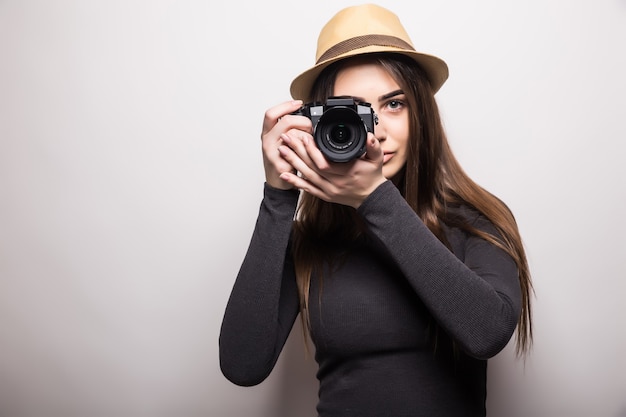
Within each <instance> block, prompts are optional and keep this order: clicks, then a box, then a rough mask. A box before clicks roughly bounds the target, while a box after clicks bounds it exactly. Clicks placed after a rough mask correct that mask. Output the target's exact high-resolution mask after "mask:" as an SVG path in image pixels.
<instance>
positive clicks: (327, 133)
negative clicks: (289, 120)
mask: <svg viewBox="0 0 626 417" xmlns="http://www.w3.org/2000/svg"><path fill="white" fill-rule="evenodd" d="M292 114H295V115H300V116H306V117H308V118H309V119H311V122H312V123H313V138H314V139H315V144H316V145H317V147H318V148H319V150H320V151H321V152H322V154H323V155H324V157H326V159H328V160H329V161H332V162H349V161H351V160H353V159H356V158H359V157H360V156H361V155H363V154H364V153H365V150H366V144H367V132H372V133H373V132H374V125H376V124H377V123H378V117H377V116H376V114H375V113H374V110H372V107H371V104H370V103H364V102H361V101H358V100H356V99H355V98H354V97H350V96H335V97H330V98H328V99H327V100H326V103H315V102H314V103H308V104H305V105H304V106H302V107H301V108H300V109H299V110H296V111H295V112H293V113H292Z"/></svg>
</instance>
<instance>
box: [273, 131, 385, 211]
mask: <svg viewBox="0 0 626 417" xmlns="http://www.w3.org/2000/svg"><path fill="white" fill-rule="evenodd" d="M281 138H282V141H283V145H281V146H279V148H278V150H279V151H280V154H281V156H282V158H283V159H284V160H285V161H287V162H288V163H289V165H290V166H291V167H293V168H295V169H296V170H297V171H299V172H300V175H296V173H295V172H294V171H293V170H286V171H284V172H283V173H281V175H280V178H281V179H282V180H283V181H284V182H287V183H289V184H291V185H292V186H293V187H296V188H299V189H301V190H303V191H305V192H307V193H309V194H311V195H314V196H315V197H318V198H321V199H322V200H325V201H328V202H332V203H339V204H343V205H347V206H351V207H354V208H359V206H360V205H361V203H363V201H365V199H366V198H367V197H368V196H369V195H370V194H371V193H372V192H373V191H374V190H375V189H376V188H377V187H378V186H379V185H381V184H382V183H384V182H385V181H386V179H385V177H384V176H383V151H382V149H381V147H380V143H379V142H378V140H377V139H376V138H375V137H374V135H373V134H371V133H369V134H368V138H367V148H366V149H367V150H366V153H365V155H363V156H362V157H361V158H359V159H356V160H354V161H351V162H345V163H330V162H328V161H327V160H326V158H324V156H323V155H322V153H321V152H320V150H319V149H318V148H317V146H316V145H315V144H314V143H313V140H312V138H311V137H310V136H300V137H298V138H294V137H292V136H290V135H288V134H283V135H282V136H281Z"/></svg>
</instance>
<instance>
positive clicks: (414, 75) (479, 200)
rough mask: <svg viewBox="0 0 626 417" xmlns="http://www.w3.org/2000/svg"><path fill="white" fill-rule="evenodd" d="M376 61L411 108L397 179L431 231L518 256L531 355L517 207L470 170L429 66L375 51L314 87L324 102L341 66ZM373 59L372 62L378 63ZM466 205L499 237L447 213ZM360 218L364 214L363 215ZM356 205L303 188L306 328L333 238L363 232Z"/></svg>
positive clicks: (299, 254)
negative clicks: (457, 234)
mask: <svg viewBox="0 0 626 417" xmlns="http://www.w3.org/2000/svg"><path fill="white" fill-rule="evenodd" d="M354 59H369V60H374V62H376V63H378V64H379V65H381V66H382V67H383V68H385V70H386V71H388V72H389V74H390V75H391V76H392V77H393V78H394V80H395V81H396V82H397V83H398V85H399V86H400V87H401V88H402V90H403V91H404V93H405V96H406V100H407V105H408V107H409V109H411V110H412V111H411V115H410V116H409V132H410V137H411V139H410V140H409V144H408V155H407V162H406V165H405V167H404V169H403V172H402V173H401V176H400V177H399V178H395V179H394V183H396V186H397V187H398V188H399V190H400V192H401V194H402V195H403V196H404V198H405V199H406V201H407V203H408V204H409V205H410V206H411V208H412V209H413V210H414V211H415V212H416V213H417V215H418V216H419V217H420V218H421V219H422V221H423V222H424V223H425V224H426V226H427V227H428V228H429V229H430V230H431V232H432V233H433V234H434V235H435V236H436V237H437V238H438V239H439V240H441V241H442V242H443V243H444V244H446V245H447V241H446V237H445V235H444V232H443V228H442V225H443V224H446V225H448V226H454V227H459V228H461V229H463V230H465V231H467V232H468V233H471V234H474V235H476V236H479V237H481V238H483V239H485V240H487V241H489V242H491V243H492V244H494V245H496V246H498V247H500V248H502V249H503V250H505V251H506V252H507V253H508V254H509V255H510V256H511V257H512V258H513V259H514V260H515V262H516V264H517V268H518V272H519V281H520V287H521V290H522V311H521V316H520V319H519V323H518V326H517V335H516V351H517V354H518V355H520V356H521V355H523V354H525V353H526V352H528V351H529V349H530V346H531V344H532V315H531V302H530V299H531V295H532V292H533V288H532V282H531V278H530V271H529V268H528V262H527V258H526V254H525V250H524V247H523V244H522V240H521V236H520V234H519V230H518V227H517V223H516V221H515V218H514V217H513V214H512V213H511V211H510V210H509V208H508V207H507V206H506V205H505V204H504V203H503V202H502V201H501V200H499V199H498V198H497V197H495V196H494V195H492V194H491V193H489V192H488V191H486V190H485V189H483V188H482V187H481V186H479V185H478V184H476V183H475V182H474V181H473V180H472V179H471V178H469V176H468V175H467V174H466V173H465V172H464V170H463V169H462V167H461V166H460V164H459V162H458V161H457V160H456V158H455V157H454V155H453V153H452V150H451V149H450V146H449V144H448V140H447V138H446V135H445V132H444V129H443V125H442V123H441V118H440V115H439V109H438V106H437V103H436V101H435V97H434V93H433V90H432V88H431V86H430V84H429V83H428V81H427V78H426V76H425V74H424V72H423V70H422V69H421V68H420V67H419V66H418V65H417V64H416V63H415V62H414V61H413V60H411V59H410V58H406V57H404V56H401V55H392V54H371V55H370V56H369V58H363V57H356V58H351V59H346V60H343V61H339V62H338V63H335V64H334V65H331V66H329V67H328V68H326V69H325V70H324V72H323V73H322V74H321V75H320V76H319V77H318V79H317V81H316V83H315V85H314V86H313V89H312V99H313V101H324V100H326V99H327V98H328V97H329V96H330V95H332V92H333V90H334V81H335V78H336V75H337V72H338V71H339V70H340V69H341V68H342V66H343V65H345V63H346V62H348V61H352V60H354ZM370 62H371V61H370ZM457 205H466V206H469V207H471V208H474V209H476V210H478V211H479V212H480V213H482V214H483V215H484V216H485V217H486V218H487V219H489V220H490V221H491V222H492V223H493V225H494V226H495V228H496V230H497V231H498V233H499V236H494V235H491V234H488V233H486V232H483V231H481V230H478V229H476V228H475V227H473V226H472V225H470V224H468V223H467V222H463V221H462V220H461V219H459V218H458V216H457V217H452V216H451V215H449V214H448V213H447V211H446V207H448V206H457ZM355 219H357V220H356V221H355ZM358 219H359V217H358V216H356V215H355V213H354V209H353V208H352V207H348V206H343V205H339V204H334V203H328V202H326V201H323V200H320V199H318V198H316V197H313V196H311V195H310V194H308V193H303V194H302V196H301V200H300V203H299V206H298V212H297V221H296V222H295V223H294V229H293V256H294V263H295V268H296V277H297V282H298V290H299V293H300V309H301V317H302V320H303V327H304V329H305V334H308V330H309V315H308V311H309V308H308V307H309V288H310V283H311V274H312V273H316V274H321V269H322V268H321V265H322V263H323V262H324V261H327V262H328V261H332V256H331V254H330V253H328V252H326V251H324V250H323V248H327V247H328V246H327V245H326V244H324V242H325V240H326V239H327V238H328V236H333V237H334V238H336V237H337V236H340V237H341V239H347V240H356V239H357V238H358V237H359V236H360V235H362V233H363V226H362V224H361V223H360V222H359V221H358Z"/></svg>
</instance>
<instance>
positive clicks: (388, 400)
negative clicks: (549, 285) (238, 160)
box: [220, 4, 532, 417]
mask: <svg viewBox="0 0 626 417" xmlns="http://www.w3.org/2000/svg"><path fill="white" fill-rule="evenodd" d="M447 75H448V69H447V66H446V64H445V63H444V62H443V61H442V60H440V59H439V58H436V57H434V56H431V55H426V54H423V53H419V52H416V51H415V50H414V48H413V46H412V43H411V41H410V39H409V38H408V35H407V34H406V32H405V30H404V28H403V27H402V25H401V24H400V22H399V20H398V18H397V16H395V15H394V14H393V13H391V12H390V11H388V10H386V9H383V8H381V7H378V6H375V5H371V4H369V5H363V6H353V7H349V8H347V9H344V10H342V11H340V12H339V13H338V14H337V15H335V16H334V17H333V18H332V19H331V20H330V21H329V22H328V23H327V25H326V26H325V27H324V29H323V30H322V32H321V34H320V37H319V41H318V60H317V64H316V65H315V66H314V67H313V68H311V69H309V70H307V71H305V72H304V73H302V74H301V75H300V76H298V77H297V78H296V79H295V80H294V81H293V83H292V88H291V92H292V95H293V97H294V98H296V99H298V100H294V101H289V102H285V103H282V104H279V105H277V106H275V107H273V108H271V109H269V110H267V112H266V114H265V118H264V122H263V131H262V135H261V137H262V150H263V160H264V166H265V174H266V183H265V189H264V198H263V200H262V203H261V207H260V212H259V217H258V220H257V224H256V228H255V230H254V233H253V236H252V240H251V242H250V247H249V249H248V252H247V255H246V257H245V259H244V261H243V264H242V266H241V269H240V272H239V275H238V276H237V279H236V281H235V284H234V287H233V290H232V294H231V297H230V299H229V302H228V305H227V307H226V312H225V315H224V320H223V324H222V331H221V335H220V361H221V367H222V372H223V373H224V375H225V376H226V377H227V378H228V379H229V380H231V381H232V382H233V383H235V384H239V385H244V386H249V385H255V384H258V383H260V382H262V381H263V380H264V379H265V378H266V377H267V376H268V375H269V373H270V372H271V370H272V369H273V367H274V365H275V363H276V361H277V359H278V357H279V354H280V352H281V350H282V348H283V345H284V343H285V341H286V339H287V337H288V335H289V333H290V331H291V328H292V326H293V323H294V321H295V320H296V317H297V316H298V314H300V315H301V318H302V320H303V322H304V324H305V326H304V328H305V332H306V334H307V335H308V336H310V338H311V340H312V341H313V343H314V346H315V359H316V361H317V362H318V364H319V371H318V373H317V376H318V379H319V382H320V387H319V403H318V407H317V412H318V415H319V416H321V417H329V416H341V417H347V416H355V417H356V416H358V417H367V416H376V417H380V416H394V417H397V416H431V417H432V416H465V417H468V416H485V415H486V409H485V400H486V367H487V359H488V358H490V357H493V356H494V355H496V354H497V353H498V352H500V351H501V350H502V349H503V348H504V347H505V346H506V345H507V343H508V342H509V341H510V339H511V337H512V335H513V333H514V332H515V329H516V328H517V339H516V342H517V349H518V353H519V354H524V353H525V352H527V351H528V349H529V348H530V344H531V340H532V331H531V308H530V306H531V305H530V297H531V294H532V286H531V281H530V274H529V271H528V266H527V261H526V256H525V254H524V249H523V247H522V242H521V238H520V236H519V232H518V229H517V226H516V223H515V220H514V218H513V215H512V214H511V212H510V211H509V209H508V208H507V207H506V205H505V204H504V203H503V202H501V201H500V200H499V199H497V198H496V197H494V196H493V195H491V194H490V193H489V192H487V191H485V190H484V189H483V188H481V187H480V186H478V185H477V184H476V183H474V182H473V181H472V180H471V179H470V178H469V177H468V176H467V175H466V174H465V173H464V171H463V170H462V168H461V167H460V166H459V164H458V162H457V161H456V159H455V158H454V156H453V154H452V152H451V150H450V147H449V145H448V142H447V140H446V137H445V134H444V130H443V127H442V123H441V120H440V117H439V113H438V110H437V105H436V101H435V98H434V94H435V93H436V91H437V90H438V89H439V88H440V87H441V85H442V84H443V82H444V81H445V80H446V78H447ZM334 96H348V97H352V98H353V99H354V100H355V102H356V103H369V105H370V106H371V109H372V111H373V113H374V114H375V115H376V116H375V119H377V124H375V126H374V129H373V133H372V132H370V133H368V136H367V143H366V150H365V153H364V154H363V155H362V156H361V157H358V158H355V159H353V160H350V161H348V162H339V163H338V162H330V161H329V160H328V158H327V157H326V156H325V154H323V153H322V152H321V151H320V149H319V147H318V146H317V145H316V143H315V140H314V136H313V135H314V128H315V127H314V126H313V124H312V121H311V119H310V118H308V117H305V116H302V115H295V114H292V113H294V112H296V111H297V110H298V109H299V108H300V107H301V106H302V104H303V103H308V102H316V103H324V102H326V100H327V99H328V98H329V97H334Z"/></svg>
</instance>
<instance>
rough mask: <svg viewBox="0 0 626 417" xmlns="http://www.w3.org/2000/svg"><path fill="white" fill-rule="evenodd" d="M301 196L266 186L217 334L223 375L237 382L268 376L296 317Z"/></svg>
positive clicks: (255, 381)
mask: <svg viewBox="0 0 626 417" xmlns="http://www.w3.org/2000/svg"><path fill="white" fill-rule="evenodd" d="M297 199H298V193H297V192H296V191H283V190H277V189H273V188H271V187H270V186H268V185H267V184H266V185H265V188H264V196H263V201H262V202H261V206H260V210H259V215H258V218H257V222H256V225H255V229H254V232H253V235H252V239H251V241H250V245H249V247H248V251H247V253H246V256H245V258H244V261H243V263H242V265H241V268H240V270H239V273H238V275H237V279H236V280H235V283H234V286H233V289H232V292H231V295H230V298H229V300H228V304H227V306H226V310H225V313H224V318H223V321H222V328H221V333H220V338H219V354H220V366H221V369H222V373H223V374H224V376H226V378H228V379H229V380H230V381H232V382H233V383H235V384H237V385H243V386H250V385H256V384H259V383H260V382H262V381H263V380H264V379H265V378H266V377H267V376H268V375H269V374H270V372H271V371H272V369H273V367H274V365H275V364H276V361H277V359H278V356H279V355H280V352H281V350H282V348H283V346H284V344H285V341H286V339H287V337H288V335H289V332H290V331H291V328H292V327H293V323H294V321H295V319H296V317H297V315H298V311H299V300H298V291H297V286H296V281H295V274H294V269H293V263H292V260H291V256H286V254H287V251H288V245H289V238H290V234H291V228H292V222H293V216H294V211H295V207H296V204H297Z"/></svg>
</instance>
